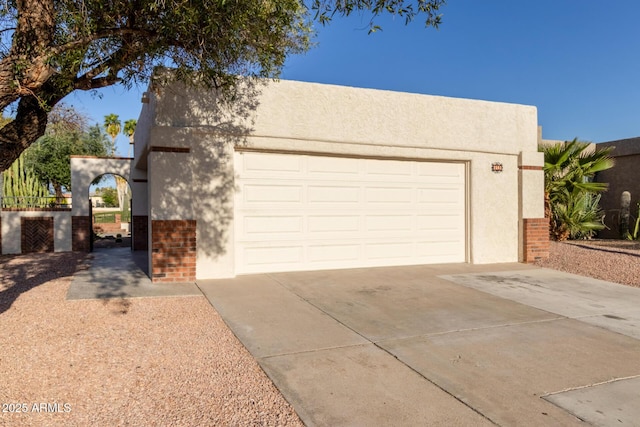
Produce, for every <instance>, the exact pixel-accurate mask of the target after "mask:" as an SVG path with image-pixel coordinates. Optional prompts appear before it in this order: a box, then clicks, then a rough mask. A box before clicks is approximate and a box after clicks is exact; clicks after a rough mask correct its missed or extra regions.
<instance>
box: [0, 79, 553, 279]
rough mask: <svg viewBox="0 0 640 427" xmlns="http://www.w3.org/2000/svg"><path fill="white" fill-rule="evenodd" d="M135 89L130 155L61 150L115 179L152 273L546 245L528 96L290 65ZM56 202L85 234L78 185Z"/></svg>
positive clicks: (506, 256) (348, 264) (401, 259)
mask: <svg viewBox="0 0 640 427" xmlns="http://www.w3.org/2000/svg"><path fill="white" fill-rule="evenodd" d="M142 102H143V106H142V112H141V114H140V117H139V120H138V124H137V127H136V133H135V156H134V159H96V158H86V157H74V158H73V159H72V170H73V174H72V186H73V188H74V191H80V192H81V194H83V193H82V191H85V190H83V189H85V188H86V191H87V195H88V187H89V185H90V182H91V181H92V180H93V178H95V177H96V176H98V175H100V174H103V173H116V174H119V175H121V176H123V177H124V178H126V179H127V180H128V181H129V184H130V185H131V190H132V195H133V201H132V237H133V239H132V240H133V247H134V249H136V250H147V251H149V272H150V276H151V278H152V279H153V280H154V281H155V282H163V281H172V282H185V281H193V280H197V279H209V278H226V277H234V276H236V275H240V274H248V273H264V272H276V271H278V272H280V271H295V270H318V269H336V268H355V267H376V266H392V265H411V264H429V263H473V264H487V263H502V262H518V261H522V262H531V261H533V260H535V259H536V258H540V257H546V256H548V244H549V243H548V221H547V220H546V219H545V218H544V202H543V200H544V194H543V191H544V190H543V188H544V183H543V172H542V166H543V157H542V154H541V153H538V151H537V146H538V142H539V140H540V135H539V128H538V123H537V111H536V108H535V107H532V106H525V105H514V104H506V103H498V102H487V101H479V100H469V99H456V98H446V97H440V96H429V95H418V94H410V93H398V92H390V91H382V90H371V89H360V88H352V87H340V86H333V85H324V84H316V83H303V82H295V81H277V82H273V81H269V82H261V83H254V84H249V83H247V82H245V83H244V84H242V85H241V87H240V89H239V91H238V93H236V94H235V97H234V100H233V102H231V103H229V102H224V101H222V100H220V99H219V97H218V96H217V94H216V92H215V91H206V90H202V89H197V88H191V87H185V86H184V85H182V84H179V83H159V82H154V83H152V84H151V85H150V87H149V90H148V92H146V93H145V94H144V96H143V100H142ZM67 215H70V216H71V218H70V220H69V221H68V222H65V224H67V225H66V227H69V228H71V231H72V233H71V234H72V239H71V240H72V241H71V242H67V243H65V245H64V247H72V248H73V249H74V250H87V248H88V243H87V242H88V239H89V238H90V236H89V231H88V230H89V229H90V222H91V220H90V217H89V198H88V197H86V200H85V197H80V198H77V197H76V195H75V194H74V204H73V210H72V212H69V213H67ZM3 221H4V220H3ZM4 229H5V225H4V223H3V230H4Z"/></svg>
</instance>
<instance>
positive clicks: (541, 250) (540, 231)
mask: <svg viewBox="0 0 640 427" xmlns="http://www.w3.org/2000/svg"><path fill="white" fill-rule="evenodd" d="M522 222H523V224H522V226H523V233H524V251H523V253H524V259H523V261H524V262H526V263H532V262H535V261H536V260H539V259H547V258H549V219H548V218H525V219H523V220H522Z"/></svg>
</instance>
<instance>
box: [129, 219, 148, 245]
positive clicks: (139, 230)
mask: <svg viewBox="0 0 640 427" xmlns="http://www.w3.org/2000/svg"><path fill="white" fill-rule="evenodd" d="M131 232H132V234H133V235H132V239H133V250H134V251H146V250H147V249H148V248H149V217H148V216H147V215H134V216H132V217H131Z"/></svg>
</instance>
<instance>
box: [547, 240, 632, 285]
mask: <svg viewBox="0 0 640 427" xmlns="http://www.w3.org/2000/svg"><path fill="white" fill-rule="evenodd" d="M536 265H538V266H540V267H546V268H552V269H555V270H561V271H566V272H568V273H575V274H580V275H582V276H589V277H593V278H595V279H601V280H607V281H610V282H616V283H621V284H623V285H629V286H634V287H640V242H637V241H620V240H579V241H570V242H551V247H550V250H549V259H547V260H544V261H538V262H536Z"/></svg>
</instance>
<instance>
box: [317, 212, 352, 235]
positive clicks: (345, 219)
mask: <svg viewBox="0 0 640 427" xmlns="http://www.w3.org/2000/svg"><path fill="white" fill-rule="evenodd" d="M360 224H361V219H360V216H359V215H314V216H309V217H308V231H309V233H311V234H323V233H325V234H326V233H344V232H356V233H359V232H360V228H361V227H360Z"/></svg>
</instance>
